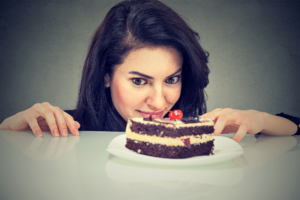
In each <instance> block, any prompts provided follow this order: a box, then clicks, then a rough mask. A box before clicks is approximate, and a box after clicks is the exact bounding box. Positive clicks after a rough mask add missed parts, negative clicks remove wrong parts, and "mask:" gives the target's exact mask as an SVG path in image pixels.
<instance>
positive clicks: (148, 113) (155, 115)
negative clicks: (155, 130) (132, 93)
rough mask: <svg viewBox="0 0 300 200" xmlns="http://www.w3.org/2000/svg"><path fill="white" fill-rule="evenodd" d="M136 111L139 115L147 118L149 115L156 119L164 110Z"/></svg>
mask: <svg viewBox="0 0 300 200" xmlns="http://www.w3.org/2000/svg"><path fill="white" fill-rule="evenodd" d="M138 112H139V113H141V115H142V116H143V117H144V118H149V117H150V116H151V117H152V118H155V119H158V118H161V116H162V114H163V112H164V111H160V112H143V111H139V110H138Z"/></svg>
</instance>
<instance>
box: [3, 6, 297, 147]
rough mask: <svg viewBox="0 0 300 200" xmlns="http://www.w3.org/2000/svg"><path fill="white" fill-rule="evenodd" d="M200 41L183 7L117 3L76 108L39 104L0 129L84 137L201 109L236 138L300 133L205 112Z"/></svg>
mask: <svg viewBox="0 0 300 200" xmlns="http://www.w3.org/2000/svg"><path fill="white" fill-rule="evenodd" d="M198 39H199V36H198V34H197V33H196V32H195V31H193V30H192V29H191V28H189V26H188V25H187V24H186V23H185V22H184V20H183V19H181V17H179V15H178V14H177V13H175V12H174V11H173V10H172V9H170V8H169V7H167V6H166V5H164V4H163V3H161V2H159V1H155V0H142V1H141V0H133V1H123V2H121V3H118V4H117V5H115V6H114V7H113V8H112V9H111V10H110V11H109V12H108V14H107V15H106V17H105V19H104V21H103V22H102V23H101V25H100V26H99V27H98V29H97V31H96V33H95V35H94V37H93V40H92V43H91V45H90V48H89V52H88V55H87V57H86V60H85V63H84V68H83V72H82V80H81V86H80V90H79V98H78V102H77V106H76V109H75V110H74V111H62V110H61V109H60V108H58V107H55V106H52V105H50V104H49V103H42V104H35V105H34V106H33V107H31V108H29V109H27V110H25V111H23V112H20V113H18V114H16V115H14V116H12V117H9V118H7V119H6V120H4V121H3V123H2V124H1V125H0V129H11V130H30V129H31V130H32V131H33V132H34V134H35V135H36V136H37V137H42V134H43V133H42V130H51V133H52V135H53V136H55V137H58V136H59V135H61V136H63V137H65V136H68V130H70V131H71V133H72V134H73V135H79V132H78V130H98V131H124V130H125V126H126V121H127V119H128V118H129V117H147V116H150V115H151V116H152V117H156V118H160V117H164V116H166V114H167V110H175V109H180V110H182V112H183V114H184V116H192V115H195V114H196V113H199V114H200V115H202V116H201V117H206V118H212V119H214V120H215V121H216V124H215V135H220V134H221V133H227V132H236V134H235V135H234V137H233V139H234V140H235V141H237V142H239V141H240V140H241V139H242V138H243V137H244V135H245V134H246V133H250V134H256V133H259V132H261V133H265V134H269V135H292V134H295V133H296V132H297V126H296V124H295V123H294V122H292V121H291V120H288V119H286V118H284V117H277V116H273V115H270V114H267V113H262V112H259V111H254V110H248V111H240V110H234V109H216V110H214V111H212V112H210V113H206V104H205V93H204V88H205V87H206V86H207V84H208V74H209V69H208V67H207V62H208V54H207V53H206V52H205V51H204V50H203V49H202V47H201V46H200V45H199V43H198V41H197V40H198ZM196 110H197V111H198V112H195V111H196ZM205 113H206V114H205ZM294 121H295V120H294ZM296 122H297V121H296ZM298 132H299V131H298Z"/></svg>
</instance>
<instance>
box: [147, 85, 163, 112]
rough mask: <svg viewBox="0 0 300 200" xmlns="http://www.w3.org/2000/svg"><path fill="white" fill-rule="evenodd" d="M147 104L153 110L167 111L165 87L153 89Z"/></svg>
mask: <svg viewBox="0 0 300 200" xmlns="http://www.w3.org/2000/svg"><path fill="white" fill-rule="evenodd" d="M146 103H147V104H148V106H149V107H150V108H151V109H153V110H156V109H165V106H166V98H165V95H164V92H163V87H161V86H159V87H155V88H154V87H153V88H152V91H151V93H150V94H149V95H148V98H147V99H146Z"/></svg>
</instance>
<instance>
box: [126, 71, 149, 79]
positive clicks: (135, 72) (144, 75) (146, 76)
mask: <svg viewBox="0 0 300 200" xmlns="http://www.w3.org/2000/svg"><path fill="white" fill-rule="evenodd" d="M129 74H136V75H139V76H142V77H145V78H148V79H153V77H151V76H148V75H146V74H142V73H140V72H137V71H130V72H129Z"/></svg>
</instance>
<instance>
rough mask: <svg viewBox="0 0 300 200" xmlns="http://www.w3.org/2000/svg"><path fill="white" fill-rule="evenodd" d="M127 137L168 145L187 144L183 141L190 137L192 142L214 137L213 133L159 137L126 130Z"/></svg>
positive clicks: (204, 140)
mask: <svg viewBox="0 0 300 200" xmlns="http://www.w3.org/2000/svg"><path fill="white" fill-rule="evenodd" d="M126 137H127V138H129V139H131V140H135V141H137V142H139V141H142V142H150V143H152V144H161V145H167V146H185V145H184V143H183V141H182V140H184V139H188V138H190V144H191V145H192V144H197V145H199V144H201V143H205V142H208V141H212V140H213V139H214V136H213V134H212V133H211V134H203V135H201V136H200V135H199V136H194V135H193V136H182V137H180V138H171V137H157V136H156V135H152V136H150V135H141V134H138V133H135V132H132V131H128V130H127V131H126Z"/></svg>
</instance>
